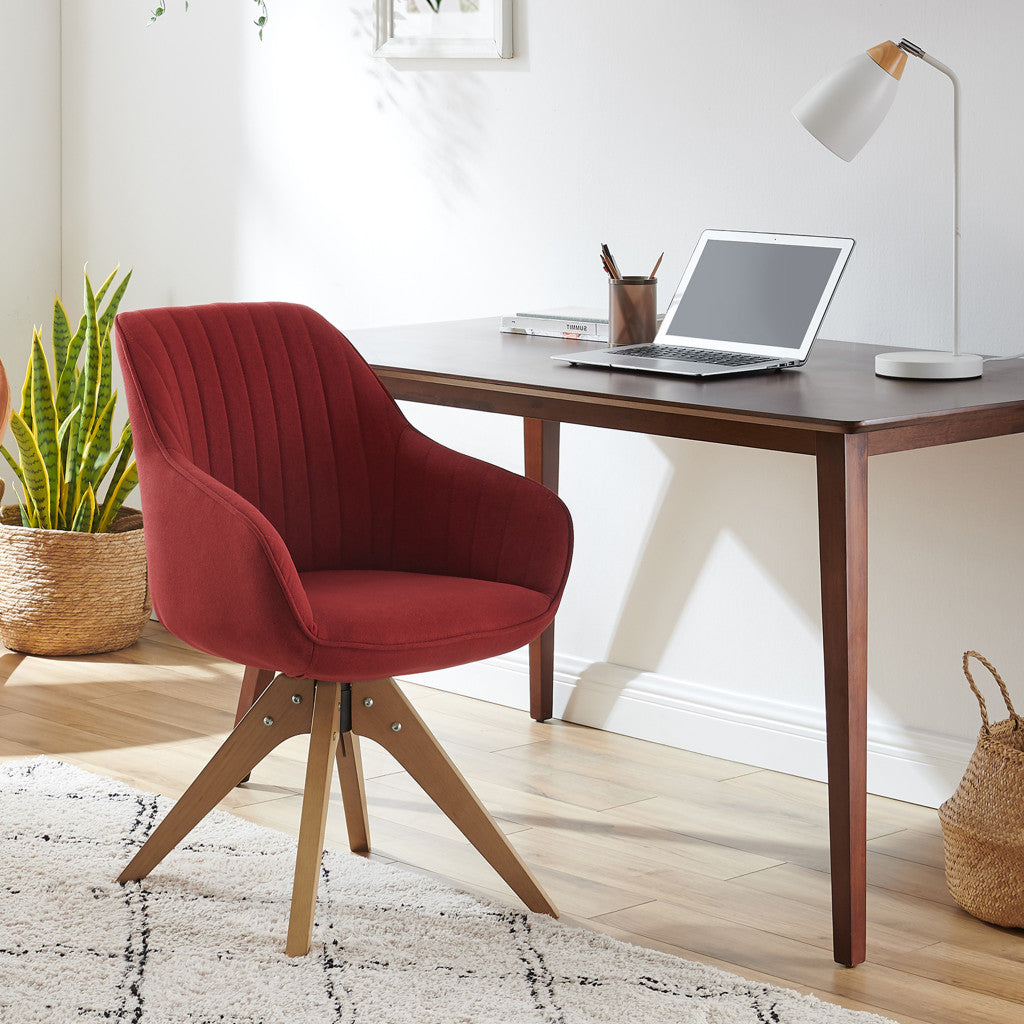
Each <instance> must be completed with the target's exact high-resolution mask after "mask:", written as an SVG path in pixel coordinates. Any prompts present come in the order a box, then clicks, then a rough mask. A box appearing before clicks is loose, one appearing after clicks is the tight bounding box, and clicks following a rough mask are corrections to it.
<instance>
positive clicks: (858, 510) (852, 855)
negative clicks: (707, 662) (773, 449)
mask: <svg viewBox="0 0 1024 1024" xmlns="http://www.w3.org/2000/svg"><path fill="white" fill-rule="evenodd" d="M867 462H868V460H867V443H866V437H865V435H864V434H845V435H844V434H819V435H818V440H817V468H818V543H819V550H820V559H821V613H822V634H823V641H824V652H825V728H826V731H827V737H828V803H829V807H828V815H829V835H830V843H831V847H830V848H831V860H832V938H833V954H834V956H835V959H836V962H837V963H840V964H845V965H846V966H847V967H853V966H855V965H856V964H859V963H861V962H862V961H863V960H864V957H865V913H866V905H865V892H866V857H867V846H866V844H867V636H868V630H867V596H868V557H867V556H868V526H867V512H868V510H867V490H868V465H867Z"/></svg>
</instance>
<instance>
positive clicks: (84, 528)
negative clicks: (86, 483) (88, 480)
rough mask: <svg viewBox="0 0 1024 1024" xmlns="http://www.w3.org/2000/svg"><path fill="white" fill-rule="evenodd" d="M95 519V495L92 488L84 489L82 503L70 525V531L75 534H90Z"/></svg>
mask: <svg viewBox="0 0 1024 1024" xmlns="http://www.w3.org/2000/svg"><path fill="white" fill-rule="evenodd" d="M95 519H96V495H95V494H93V492H92V488H91V487H87V488H86V489H85V495H84V496H83V498H82V503H81V504H80V505H79V506H78V511H77V512H76V513H75V518H74V520H73V521H72V523H71V529H72V530H74V531H75V533H92V527H93V521H94V520H95Z"/></svg>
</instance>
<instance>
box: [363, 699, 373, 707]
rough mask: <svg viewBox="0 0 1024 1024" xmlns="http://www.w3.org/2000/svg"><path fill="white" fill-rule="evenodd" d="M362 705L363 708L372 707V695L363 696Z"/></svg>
mask: <svg viewBox="0 0 1024 1024" xmlns="http://www.w3.org/2000/svg"><path fill="white" fill-rule="evenodd" d="M363 707H364V708H372V707H373V698H372V697H364V698H363Z"/></svg>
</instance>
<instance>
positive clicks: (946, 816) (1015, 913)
mask: <svg viewBox="0 0 1024 1024" xmlns="http://www.w3.org/2000/svg"><path fill="white" fill-rule="evenodd" d="M971 658H976V659H977V660H978V661H979V662H980V663H981V664H982V665H984V666H985V668H987V669H988V670H989V672H991V673H992V676H993V678H994V679H995V681H996V683H998V685H999V690H1000V692H1001V693H1002V695H1003V700H1004V701H1005V703H1006V708H1007V710H1008V711H1009V712H1010V717H1009V718H1007V719H1006V720H1005V721H1002V722H991V723H990V722H989V720H988V710H987V708H986V707H985V698H984V697H982V695H981V690H979V689H978V685H977V683H975V681H974V678H973V676H972V675H971V667H970V660H971ZM963 668H964V675H965V676H966V677H967V682H968V684H969V685H970V687H971V689H972V690H973V691H974V695H975V697H977V698H978V704H979V706H980V707H981V722H982V726H981V732H980V733H979V735H978V743H977V746H976V747H975V748H974V754H973V755H972V757H971V760H970V762H969V763H968V765H967V771H966V772H965V773H964V777H963V778H962V779H961V780H960V785H959V786H957V789H956V792H955V793H954V794H953V795H952V796H951V797H950V798H949V799H948V800H947V801H946V802H945V803H944V804H943V805H942V806H941V807H940V808H939V820H940V821H941V823H942V838H943V845H944V847H945V855H946V884H947V885H948V886H949V891H950V894H951V895H952V897H953V899H954V900H956V902H957V903H959V904H960V906H961V907H963V908H964V910H966V911H967V912H968V913H969V914H973V915H974V916H975V917H978V918H980V919H981V920H983V921H989V922H990V923H992V924H998V925H1003V926H1004V927H1010V928H1020V927H1024V719H1022V718H1021V716H1020V715H1018V714H1017V712H1016V711H1015V710H1014V708H1013V703H1012V702H1011V700H1010V693H1009V690H1007V688H1006V683H1004V682H1003V680H1002V678H1001V676H1000V675H999V673H998V672H997V671H996V670H995V668H993V666H992V665H991V663H990V662H989V661H988V660H987V659H986V658H984V657H983V656H982V655H980V654H978V652H977V651H967V652H966V653H965V654H964V661H963Z"/></svg>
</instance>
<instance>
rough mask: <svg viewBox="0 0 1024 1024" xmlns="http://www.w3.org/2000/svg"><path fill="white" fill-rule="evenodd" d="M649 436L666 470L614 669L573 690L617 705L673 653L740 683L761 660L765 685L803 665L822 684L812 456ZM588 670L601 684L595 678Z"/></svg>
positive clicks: (624, 610) (626, 602) (611, 654)
mask: <svg viewBox="0 0 1024 1024" xmlns="http://www.w3.org/2000/svg"><path fill="white" fill-rule="evenodd" d="M648 440H649V441H650V443H652V444H654V445H655V446H656V447H657V448H658V449H660V451H661V453H662V455H663V456H664V459H665V462H666V464H667V466H668V472H667V476H666V482H665V485H664V487H663V489H662V492H661V495H660V498H659V500H658V501H657V504H656V506H655V507H654V508H653V509H652V511H651V514H650V517H649V519H648V522H647V524H646V535H645V539H644V542H643V546H642V548H641V550H640V553H639V558H638V560H637V562H636V565H635V568H634V571H633V573H632V577H631V579H630V582H629V585H628V588H627V590H626V593H625V595H624V596H623V598H622V600H621V604H620V612H619V616H618V619H617V622H616V624H615V627H614V629H613V632H612V635H611V637H610V639H609V642H608V660H609V662H611V663H612V664H613V665H615V666H616V667H617V669H616V671H614V672H611V673H609V672H608V671H607V670H603V669H602V667H601V665H595V666H594V667H593V669H591V670H588V671H586V672H584V673H583V680H582V681H583V682H584V686H582V687H580V688H578V689H577V691H576V693H575V694H574V698H575V697H576V696H577V694H582V691H583V690H587V694H586V700H587V706H588V708H589V710H590V712H591V715H593V712H594V709H595V708H596V707H597V706H598V705H599V704H601V703H603V704H604V705H605V708H606V712H607V713H610V712H611V710H612V708H613V707H614V705H615V703H616V701H617V700H618V697H619V695H620V693H621V691H622V689H623V688H625V687H627V686H628V685H629V683H630V682H631V681H632V680H635V679H636V678H638V677H639V676H640V675H641V674H643V673H644V672H649V671H653V672H657V671H659V670H661V669H662V666H664V665H666V664H671V665H672V668H671V669H670V670H669V671H670V672H671V673H672V674H677V673H678V671H679V667H680V666H683V667H684V671H685V672H686V676H687V677H688V678H689V679H690V680H691V681H695V682H696V681H699V682H700V683H706V684H709V685H722V686H724V687H726V688H728V689H732V690H736V689H738V688H739V685H740V684H739V683H738V682H737V680H738V679H743V678H747V677H749V676H750V674H751V672H752V671H755V672H756V673H757V676H758V677H759V678H760V679H761V680H762V683H763V685H764V689H765V696H770V695H771V688H772V679H773V677H786V676H789V675H792V673H793V672H794V671H795V672H796V673H798V674H801V675H802V676H803V677H804V678H805V679H806V680H807V682H806V688H808V689H809V688H814V687H817V688H819V689H820V677H821V674H822V668H821V653H820V643H821V624H820V623H821V613H820V597H819V589H818V587H819V584H818V575H817V522H816V512H815V508H816V506H815V500H816V498H815V494H816V491H815V475H814V462H813V460H812V459H809V458H807V457H806V456H797V455H785V454H780V453H766V452H760V451H753V450H749V449H742V448H729V447H725V446H721V445H713V444H699V443H695V442H685V441H677V440H674V439H671V438H656V437H652V438H649V439H648ZM613 490H614V488H613ZM637 525H638V526H639V528H641V529H644V527H643V524H637ZM730 637H732V638H733V639H732V642H730ZM738 637H742V638H743V643H739V642H736V638H738ZM773 661H774V662H776V663H775V664H772V662H773ZM623 666H631V667H635V668H630V669H623V668H622V667H623ZM588 675H591V676H593V678H594V679H595V681H599V682H600V683H601V684H602V685H600V686H597V687H595V688H593V690H589V689H588V688H587V687H586V686H585V681H586V679H587V677H588ZM613 680H614V682H613ZM753 685H754V686H755V687H760V685H761V683H759V682H758V681H757V680H756V679H755V680H754V682H753ZM574 698H570V704H569V717H571V712H572V710H573V709H572V703H573V699H574Z"/></svg>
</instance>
